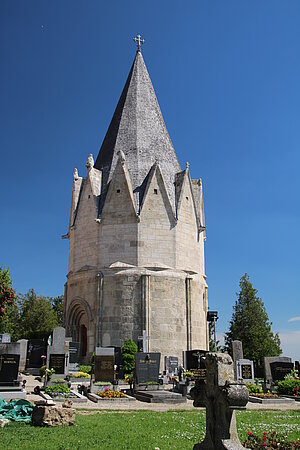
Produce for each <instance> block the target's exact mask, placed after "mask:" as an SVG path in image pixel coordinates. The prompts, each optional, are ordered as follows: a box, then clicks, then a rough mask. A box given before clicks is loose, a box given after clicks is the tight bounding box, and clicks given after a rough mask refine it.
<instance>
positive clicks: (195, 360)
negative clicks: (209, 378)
mask: <svg viewBox="0 0 300 450" xmlns="http://www.w3.org/2000/svg"><path fill="white" fill-rule="evenodd" d="M207 353H208V352H207V351H206V350H188V351H186V352H185V356H184V358H185V364H186V370H188V371H189V372H191V373H192V375H193V379H194V380H196V379H198V380H203V379H205V378H206V369H205V365H204V363H203V361H204V358H205V356H206V355H207Z"/></svg>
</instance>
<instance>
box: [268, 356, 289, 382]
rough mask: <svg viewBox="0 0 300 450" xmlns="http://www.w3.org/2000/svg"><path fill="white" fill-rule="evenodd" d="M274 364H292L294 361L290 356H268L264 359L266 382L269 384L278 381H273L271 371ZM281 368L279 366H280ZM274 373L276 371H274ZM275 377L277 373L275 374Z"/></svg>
mask: <svg viewBox="0 0 300 450" xmlns="http://www.w3.org/2000/svg"><path fill="white" fill-rule="evenodd" d="M272 363H292V359H291V358H289V357H288V356H267V357H265V358H264V374H265V380H266V381H267V382H268V383H272V382H275V381H276V380H274V379H273V376H272V371H271V364H272ZM278 367H279V366H278ZM273 372H274V369H273ZM274 375H275V373H274Z"/></svg>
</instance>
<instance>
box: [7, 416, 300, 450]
mask: <svg viewBox="0 0 300 450" xmlns="http://www.w3.org/2000/svg"><path fill="white" fill-rule="evenodd" d="M237 424H238V432H239V435H240V438H241V439H244V438H246V437H247V433H248V430H249V429H251V431H252V432H254V433H259V434H262V433H263V432H264V431H267V432H268V431H271V430H273V429H276V430H277V431H285V432H286V434H287V435H288V438H289V440H290V441H292V440H300V430H299V428H300V412H299V411H286V412H277V411H276V412H275V411H273V412H271V411H262V412H257V411H251V412H250V411H241V412H238V413H237ZM204 434H205V412H204V411H169V412H149V411H128V412H117V411H107V412H104V413H101V414H90V415H81V414H77V416H76V424H75V426H72V427H56V428H36V427H33V426H31V425H27V424H22V423H10V424H9V425H7V426H6V427H5V428H3V429H0V448H1V450H8V449H20V450H25V449H32V450H39V449H43V450H45V449H47V450H51V449H53V450H54V449H55V450H58V449H70V450H71V449H80V450H89V449H105V450H106V449H126V450H130V449H132V450H135V449H153V450H154V449H155V448H159V449H160V450H163V449H181V450H183V449H192V448H193V445H194V444H195V443H196V442H199V441H200V440H202V438H203V437H204Z"/></svg>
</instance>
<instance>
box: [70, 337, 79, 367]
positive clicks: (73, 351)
mask: <svg viewBox="0 0 300 450" xmlns="http://www.w3.org/2000/svg"><path fill="white" fill-rule="evenodd" d="M79 350H80V343H79V342H70V343H69V363H70V364H77V363H79V359H80V353H79Z"/></svg>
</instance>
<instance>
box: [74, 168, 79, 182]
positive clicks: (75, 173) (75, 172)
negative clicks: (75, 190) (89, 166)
mask: <svg viewBox="0 0 300 450" xmlns="http://www.w3.org/2000/svg"><path fill="white" fill-rule="evenodd" d="M78 178H79V176H78V170H77V168H76V167H75V169H74V172H73V180H74V181H77V180H78Z"/></svg>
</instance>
